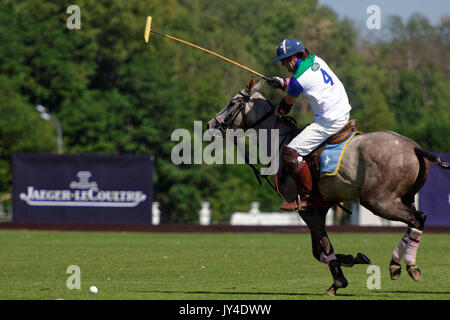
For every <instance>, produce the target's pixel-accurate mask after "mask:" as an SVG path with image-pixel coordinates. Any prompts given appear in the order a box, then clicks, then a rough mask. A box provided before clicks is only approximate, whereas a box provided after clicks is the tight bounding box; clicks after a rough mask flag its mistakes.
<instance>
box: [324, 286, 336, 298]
mask: <svg viewBox="0 0 450 320" xmlns="http://www.w3.org/2000/svg"><path fill="white" fill-rule="evenodd" d="M323 295H324V296H331V297H335V296H336V289H335V288H334V286H331V287H330V288H328V290H327V291H325V292H324V293H323Z"/></svg>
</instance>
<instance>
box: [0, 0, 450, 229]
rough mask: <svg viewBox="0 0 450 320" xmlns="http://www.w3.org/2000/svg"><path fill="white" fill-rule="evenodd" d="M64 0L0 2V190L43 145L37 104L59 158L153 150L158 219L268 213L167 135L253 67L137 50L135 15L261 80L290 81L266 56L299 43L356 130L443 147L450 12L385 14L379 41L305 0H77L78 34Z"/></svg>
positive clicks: (157, 44)
mask: <svg viewBox="0 0 450 320" xmlns="http://www.w3.org/2000/svg"><path fill="white" fill-rule="evenodd" d="M71 4H72V3H70V2H68V1H43V0H34V1H31V0H24V1H9V0H0V19H1V21H2V25H1V26H0V40H1V42H2V46H0V94H1V95H2V101H1V104H0V111H3V114H4V115H7V116H4V117H3V119H1V120H0V122H1V126H0V132H1V135H0V142H1V144H0V145H1V148H0V181H1V184H0V193H4V192H10V190H11V155H12V154H13V153H20V152H55V146H56V144H55V142H56V141H55V140H56V139H55V138H56V137H55V131H54V128H53V126H52V125H51V124H50V123H48V122H45V121H43V120H42V119H40V118H39V115H38V114H37V112H36V111H35V110H34V108H33V107H34V105H36V104H38V103H40V104H43V105H45V106H46V107H47V108H48V110H49V111H50V112H51V113H52V114H53V115H55V116H56V117H57V118H58V119H60V121H61V123H62V126H63V130H64V142H65V148H64V150H65V152H66V153H70V154H78V153H106V154H120V153H131V154H154V155H156V157H157V161H156V170H155V176H154V179H155V191H156V199H155V200H157V201H160V202H161V205H162V211H163V220H165V221H166V222H168V221H173V222H195V221H197V219H198V214H197V213H198V210H199V209H200V202H202V201H209V202H211V208H212V210H213V220H214V222H216V223H222V222H226V221H228V219H229V216H230V214H231V213H232V212H233V211H237V210H240V211H247V210H248V209H249V207H250V202H251V201H259V202H260V203H261V206H262V208H263V210H264V211H271V210H277V208H278V205H279V204H280V199H279V198H278V196H277V195H276V194H275V193H274V192H273V191H272V190H271V189H270V188H269V187H268V186H262V187H261V186H259V185H258V184H257V181H256V179H255V177H254V175H253V173H252V171H251V170H250V169H248V167H247V166H245V165H234V166H230V165H181V166H176V165H174V164H173V163H172V162H171V151H172V148H173V146H174V145H175V144H176V143H177V142H174V141H171V133H172V132H173V131H174V130H175V129H178V128H185V129H187V130H189V131H190V132H191V133H192V131H193V121H195V120H200V121H203V122H206V121H208V120H209V119H211V118H212V117H213V116H214V114H215V113H217V112H218V111H219V110H220V109H222V108H223V107H224V106H225V105H226V104H227V103H228V101H229V99H230V98H231V97H232V96H234V95H235V94H236V92H237V91H239V90H241V89H242V88H243V87H244V86H245V85H246V83H247V82H248V80H249V78H250V76H251V75H250V74H249V73H248V72H246V71H244V70H242V69H238V68H236V67H235V66H233V65H231V64H229V63H227V62H225V61H223V60H220V59H217V58H216V57H213V56H212V55H208V54H205V53H204V52H201V51H200V50H196V49H194V48H192V47H188V46H186V45H183V44H180V43H177V42H175V41H173V40H170V39H167V38H164V37H161V36H158V35H156V34H151V36H150V43H149V44H146V43H145V42H144V41H143V33H144V30H143V29H144V24H145V18H146V16H147V15H151V16H153V23H152V29H153V30H156V31H160V32H164V33H166V34H169V35H173V36H175V37H177V38H181V39H185V40H187V41H189V42H192V43H195V44H197V45H200V46H202V47H205V48H208V49H210V50H212V51H214V52H217V53H219V54H221V55H224V56H226V57H228V58H230V59H232V60H235V61H237V62H239V63H241V64H243V65H246V66H248V67H250V68H252V69H254V70H257V71H259V72H261V73H263V74H265V75H267V76H272V75H279V76H286V77H287V76H288V74H286V73H285V71H284V69H283V68H281V66H280V65H279V64H273V63H271V61H272V59H273V58H274V55H275V47H276V45H277V44H278V43H279V42H280V41H281V40H282V39H284V38H286V37H295V38H299V39H302V41H303V42H304V44H305V46H306V47H307V48H308V49H309V50H310V51H311V52H313V53H316V54H317V55H319V56H320V57H322V58H323V59H324V60H325V61H327V63H328V64H329V65H330V66H331V68H333V70H334V71H335V73H336V74H338V75H339V77H340V78H341V80H342V82H343V83H344V85H345V87H346V89H347V93H348V95H349V98H350V103H351V105H352V107H353V111H352V118H357V119H358V120H359V123H360V128H361V130H363V131H364V132H368V131H375V130H394V131H397V132H399V133H401V134H403V135H406V136H408V137H409V138H412V139H414V140H416V141H417V142H419V143H420V144H422V145H423V146H424V147H426V148H427V149H430V150H431V151H437V152H448V151H449V150H450V141H449V136H450V132H449V130H450V117H449V114H450V110H449V108H450V106H449V104H448V101H449V98H450V96H449V95H450V90H449V89H450V88H449V78H448V75H449V73H450V72H449V71H450V70H448V68H449V66H448V63H447V62H448V55H449V52H450V51H449V50H448V46H449V43H448V30H449V23H450V22H449V19H448V18H447V19H443V20H442V22H441V23H440V24H439V25H438V26H431V25H430V24H429V22H428V21H427V20H426V18H424V17H422V16H420V15H415V16H412V17H411V18H410V20H409V21H407V22H406V23H403V21H401V19H399V18H398V17H393V18H392V19H391V30H392V31H391V38H390V39H386V40H384V42H380V43H376V44H373V43H363V45H361V44H358V43H357V40H358V38H357V36H358V35H357V32H356V30H355V29H354V27H353V25H352V22H351V21H349V20H348V19H339V18H338V17H337V16H336V14H335V13H334V12H333V11H331V10H330V9H328V8H326V7H318V5H317V1H315V0H309V1H285V0H270V1H268V0H263V1H261V0H230V1H225V2H224V1H221V0H197V1H190V0H189V1H188V0H167V1H150V2H149V1H141V0H128V1H119V0H117V1H106V0H101V1H87V0H80V1H78V2H77V3H76V4H77V5H78V6H79V7H80V9H81V29H80V30H69V29H68V28H67V26H66V20H67V18H68V16H69V15H68V14H67V13H66V10H67V7H68V6H69V5H71ZM264 94H265V95H266V96H267V97H268V98H269V99H270V100H271V101H272V102H273V104H277V103H278V101H279V100H280V99H281V97H282V96H283V95H282V93H281V92H279V91H277V90H272V89H270V88H268V87H267V86H266V87H264ZM307 107H308V105H307V103H306V101H305V100H304V99H299V102H298V105H297V107H296V108H294V110H293V113H292V114H293V116H294V117H296V119H297V121H298V123H299V124H300V125H304V124H307V123H309V122H311V121H312V116H311V112H310V111H309V110H308V108H307ZM11 120H12V121H11ZM272 179H273V178H272Z"/></svg>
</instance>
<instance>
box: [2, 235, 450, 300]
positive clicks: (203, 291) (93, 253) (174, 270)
mask: <svg viewBox="0 0 450 320" xmlns="http://www.w3.org/2000/svg"><path fill="white" fill-rule="evenodd" d="M401 236H402V235H401V234H330V239H331V241H332V243H333V246H334V248H335V250H336V253H347V254H348V253H351V254H356V253H357V252H359V251H361V252H363V253H365V254H367V255H368V256H369V257H370V259H371V260H372V264H374V265H378V266H380V268H381V289H372V290H369V289H368V288H367V284H366V283H367V279H368V277H369V276H371V274H368V273H367V272H366V271H367V267H368V266H367V265H359V266H354V267H353V268H343V270H344V273H345V275H346V277H347V279H348V280H349V286H348V287H347V288H345V289H342V290H340V291H339V292H338V294H339V295H338V296H337V297H323V296H322V293H323V292H324V291H325V290H326V289H327V288H328V287H329V286H330V284H331V282H332V278H331V274H330V273H329V271H328V268H327V267H326V266H325V265H324V264H321V263H319V262H318V261H316V260H315V259H314V258H313V257H312V254H311V240H310V236H309V234H275V233H224V234H188V233H128V232H121V233H113V232H43V231H0V274H1V282H0V299H1V300H5V299H12V300H15V299H58V298H62V299H65V300H70V299H106V300H110V299H120V300H127V299H149V300H180V299H182V300H185V299H186V300H198V299H200V300H237V299H238V300H244V299H245V300H272V299H275V300H291V299H294V300H308V299H329V300H336V299H346V300H348V299H354V300H357V299H365V300H367V299H370V300H372V299H383V300H391V299H407V300H411V299H414V300H415V299H420V300H425V299H436V300H437V299H445V300H448V299H450V276H449V274H450V250H449V249H450V235H447V234H426V233H425V234H424V236H422V241H421V246H420V248H419V253H418V258H417V263H418V265H419V266H420V267H421V269H422V280H421V281H420V282H414V281H413V280H412V279H410V278H409V276H408V275H407V273H406V272H404V273H403V274H402V275H401V277H400V278H399V279H398V280H396V281H392V280H390V277H389V270H388V264H389V261H390V255H391V252H392V249H393V248H394V246H395V245H396V244H397V242H398V241H399V240H400V238H401ZM70 265H77V266H79V267H80V270H81V289H80V290H78V289H72V290H70V289H68V288H67V286H66V282H67V279H68V278H69V277H70V274H68V273H66V270H67V268H68V266H70ZM91 285H95V286H97V287H98V289H99V293H98V294H95V295H94V294H91V293H89V291H88V288H89V287H90V286H91Z"/></svg>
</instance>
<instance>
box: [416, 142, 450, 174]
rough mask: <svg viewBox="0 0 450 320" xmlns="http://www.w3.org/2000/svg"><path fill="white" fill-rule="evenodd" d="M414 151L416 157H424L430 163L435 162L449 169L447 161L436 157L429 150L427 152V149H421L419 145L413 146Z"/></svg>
mask: <svg viewBox="0 0 450 320" xmlns="http://www.w3.org/2000/svg"><path fill="white" fill-rule="evenodd" d="M414 151H415V152H416V155H417V156H418V157H421V158H425V159H427V160H429V161H430V162H431V163H433V164H436V165H438V166H440V167H441V168H443V169H450V166H449V164H448V163H447V162H443V161H441V159H440V158H439V157H436V156H435V155H434V154H432V153H431V152H428V151H426V150H424V149H422V148H421V147H415V148H414Z"/></svg>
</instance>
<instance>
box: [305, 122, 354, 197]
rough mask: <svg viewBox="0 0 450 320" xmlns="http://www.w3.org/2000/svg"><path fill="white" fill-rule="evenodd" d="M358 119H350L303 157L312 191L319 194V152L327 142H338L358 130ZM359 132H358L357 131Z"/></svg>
mask: <svg viewBox="0 0 450 320" xmlns="http://www.w3.org/2000/svg"><path fill="white" fill-rule="evenodd" d="M357 125H358V120H356V119H354V120H350V121H349V122H347V124H346V125H345V126H344V127H343V128H342V129H341V130H339V131H338V132H337V133H335V134H334V135H332V136H331V137H329V138H328V139H327V140H325V141H324V142H323V143H322V144H321V145H320V146H318V147H317V148H316V149H315V150H314V151H313V152H311V153H310V154H309V155H307V156H306V157H305V162H306V163H307V164H308V167H309V171H310V173H311V178H312V184H313V193H314V194H317V195H319V194H320V192H319V188H318V182H319V178H320V154H321V153H322V152H323V150H324V149H325V147H326V146H327V145H329V144H339V143H341V142H343V141H345V140H347V139H348V138H349V137H350V135H351V134H352V133H353V132H355V131H356V132H358V128H357ZM359 133H360V132H359Z"/></svg>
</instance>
